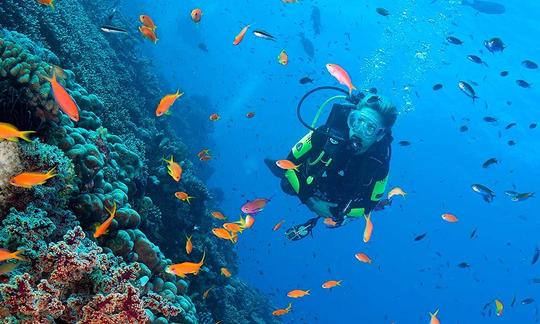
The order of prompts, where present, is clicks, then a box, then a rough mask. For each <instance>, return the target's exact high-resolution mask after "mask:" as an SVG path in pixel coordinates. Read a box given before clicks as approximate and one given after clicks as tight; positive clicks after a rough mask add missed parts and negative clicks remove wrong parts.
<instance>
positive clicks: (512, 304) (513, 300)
mask: <svg viewBox="0 0 540 324" xmlns="http://www.w3.org/2000/svg"><path fill="white" fill-rule="evenodd" d="M515 303H516V295H514V298H512V303H511V304H510V306H511V307H514V304H515Z"/></svg>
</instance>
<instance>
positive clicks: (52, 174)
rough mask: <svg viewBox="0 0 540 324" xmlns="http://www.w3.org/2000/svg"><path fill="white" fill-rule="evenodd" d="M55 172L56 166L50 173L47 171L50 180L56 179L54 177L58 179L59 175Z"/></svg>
mask: <svg viewBox="0 0 540 324" xmlns="http://www.w3.org/2000/svg"><path fill="white" fill-rule="evenodd" d="M55 170H56V165H55V166H54V167H53V168H52V169H50V170H49V171H47V176H48V177H49V178H54V177H56V176H57V175H58V173H54V171H55Z"/></svg>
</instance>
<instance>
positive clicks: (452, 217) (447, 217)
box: [441, 214, 458, 223]
mask: <svg viewBox="0 0 540 324" xmlns="http://www.w3.org/2000/svg"><path fill="white" fill-rule="evenodd" d="M441 217H442V219H444V220H445V221H447V222H449V223H455V222H457V221H458V218H457V217H456V216H455V215H452V214H442V216H441Z"/></svg>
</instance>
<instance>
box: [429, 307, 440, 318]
mask: <svg viewBox="0 0 540 324" xmlns="http://www.w3.org/2000/svg"><path fill="white" fill-rule="evenodd" d="M438 313H439V309H438V308H437V310H436V311H435V313H433V314H432V313H431V312H429V315H431V316H432V317H433V316H437V314H438Z"/></svg>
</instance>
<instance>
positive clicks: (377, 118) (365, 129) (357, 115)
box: [347, 107, 384, 153]
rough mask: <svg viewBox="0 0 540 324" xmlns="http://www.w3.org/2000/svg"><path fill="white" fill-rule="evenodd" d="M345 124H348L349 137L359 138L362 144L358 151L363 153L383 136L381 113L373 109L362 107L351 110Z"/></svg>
mask: <svg viewBox="0 0 540 324" xmlns="http://www.w3.org/2000/svg"><path fill="white" fill-rule="evenodd" d="M347 124H348V125H349V138H350V139H356V140H359V141H360V142H361V144H362V147H361V149H360V152H359V153H364V152H365V151H367V150H368V149H369V148H370V147H371V145H373V144H374V143H375V142H378V141H380V140H381V139H382V138H383V137H384V126H383V122H382V118H381V115H380V114H379V113H378V112H377V111H376V110H374V109H371V108H368V107H364V108H362V109H360V110H353V111H351V113H350V114H349V117H348V119H347Z"/></svg>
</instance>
